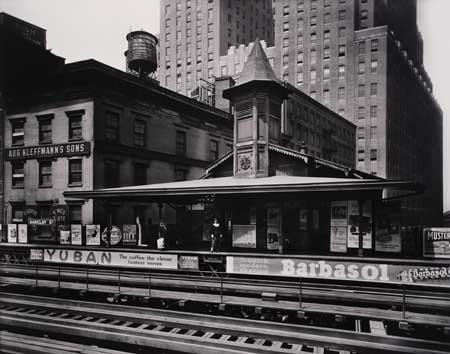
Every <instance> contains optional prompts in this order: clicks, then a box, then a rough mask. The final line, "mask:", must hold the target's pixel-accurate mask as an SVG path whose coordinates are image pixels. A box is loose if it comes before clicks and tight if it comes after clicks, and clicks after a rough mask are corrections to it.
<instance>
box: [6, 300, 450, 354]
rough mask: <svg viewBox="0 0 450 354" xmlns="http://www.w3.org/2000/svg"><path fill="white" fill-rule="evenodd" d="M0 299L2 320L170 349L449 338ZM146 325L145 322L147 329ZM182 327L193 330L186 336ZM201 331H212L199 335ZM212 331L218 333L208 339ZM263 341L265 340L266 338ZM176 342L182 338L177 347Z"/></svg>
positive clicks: (438, 345) (426, 348)
mask: <svg viewBox="0 0 450 354" xmlns="http://www.w3.org/2000/svg"><path fill="white" fill-rule="evenodd" d="M0 303H1V304H2V305H1V307H2V308H1V309H0V323H1V324H2V325H6V326H18V327H25V328H29V329H41V330H45V331H49V332H55V333H66V334H68V335H76V336H82V337H89V338H96V339H102V340H109V341H119V342H132V343H134V344H140V345H146V346H149V347H152V346H153V345H165V346H167V345H169V347H164V346H159V347H160V348H165V349H171V350H180V349H183V345H185V347H184V350H183V351H185V352H198V353H207V351H204V350H199V349H201V348H203V349H205V347H207V348H208V349H209V350H211V347H213V348H216V349H215V352H227V353H233V352H235V353H239V352H241V353H242V352H245V353H263V352H265V353H275V352H277V353H278V352H280V353H281V352H283V353H286V350H284V349H283V350H282V351H279V350H278V349H280V348H279V345H277V346H276V347H275V348H271V346H272V343H277V344H279V343H288V344H289V345H290V346H292V345H305V344H306V345H309V346H315V347H326V348H330V349H335V350H350V351H356V352H364V353H414V354H419V353H420V354H423V353H430V354H443V353H449V352H450V343H443V342H436V341H430V340H421V339H414V338H404V337H396V336H395V337H394V336H385V335H377V334H368V333H356V332H352V331H346V330H338V329H329V328H320V327H311V326H304V325H291V324H280V323H274V322H264V321H255V320H245V319H236V318H227V317H218V316H211V315H203V314H193V313H183V312H175V311H168V310H155V309H149V308H138V307H131V306H124V305H114V306H113V305H110V304H101V303H89V302H84V301H74V300H62V299H53V298H52V299H50V298H45V297H38V296H30V295H17V296H13V295H11V296H10V297H8V296H2V297H1V298H0ZM105 320H106V321H105ZM149 327H151V328H150V329H148V328H149ZM175 329H176V330H175ZM185 330H188V331H189V330H195V331H196V332H194V333H192V334H191V335H189V336H188V335H186V332H184V331H185ZM179 333H182V334H179ZM195 333H199V334H198V336H195ZM207 333H210V334H211V333H212V335H208V336H207V337H206V338H204V336H205V334H207ZM223 336H234V337H238V338H240V337H246V338H254V339H255V342H254V343H253V344H255V343H257V345H253V344H248V342H244V343H240V342H237V339H236V340H235V341H230V340H226V341H224V340H222V341H221V340H220V338H222V337H223ZM215 337H217V338H218V339H214V338H215ZM261 340H262V342H261ZM159 342H161V343H159ZM268 342H270V343H269V344H270V345H269V344H267V343H268ZM170 343H173V344H174V345H175V347H174V346H171V347H170ZM180 343H183V345H182V346H181V347H180ZM190 344H191V345H194V346H196V347H197V350H196V351H191V349H192V348H191V347H190V346H189V345H190ZM272 349H273V350H272ZM233 350H234V351H233ZM236 350H237V351H236ZM213 352H214V351H213Z"/></svg>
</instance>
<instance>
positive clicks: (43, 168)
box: [39, 161, 52, 187]
mask: <svg viewBox="0 0 450 354" xmlns="http://www.w3.org/2000/svg"><path fill="white" fill-rule="evenodd" d="M51 186H52V162H51V161H40V162H39V187H51Z"/></svg>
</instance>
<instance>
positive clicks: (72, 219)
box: [68, 203, 82, 224]
mask: <svg viewBox="0 0 450 354" xmlns="http://www.w3.org/2000/svg"><path fill="white" fill-rule="evenodd" d="M68 209H69V223H70V224H81V221H82V205H81V204H72V203H71V204H68Z"/></svg>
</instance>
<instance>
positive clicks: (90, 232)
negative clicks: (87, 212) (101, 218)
mask: <svg viewBox="0 0 450 354" xmlns="http://www.w3.org/2000/svg"><path fill="white" fill-rule="evenodd" d="M86 245H88V246H100V225H86Z"/></svg>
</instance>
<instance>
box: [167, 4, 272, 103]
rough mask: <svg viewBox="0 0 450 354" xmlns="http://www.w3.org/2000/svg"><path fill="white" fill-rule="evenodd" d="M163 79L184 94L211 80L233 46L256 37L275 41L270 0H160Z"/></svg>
mask: <svg viewBox="0 0 450 354" xmlns="http://www.w3.org/2000/svg"><path fill="white" fill-rule="evenodd" d="M160 6H161V9H160V18H161V20H160V39H159V43H160V47H159V48H160V67H159V73H158V74H159V80H160V82H161V85H163V86H165V87H168V88H170V89H172V90H174V91H177V92H180V93H182V94H185V95H190V93H191V91H192V90H194V89H196V88H197V86H198V83H199V81H201V80H210V79H211V78H212V77H213V76H217V75H218V73H215V72H214V61H216V60H217V59H218V58H219V56H220V55H224V54H226V53H227V50H228V48H229V47H230V46H233V45H239V44H248V43H250V42H252V41H253V40H254V39H255V38H257V37H258V38H260V39H264V40H265V41H266V42H267V43H268V44H269V45H273V39H274V33H273V15H272V1H271V0H161V2H160Z"/></svg>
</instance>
